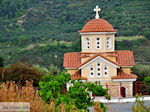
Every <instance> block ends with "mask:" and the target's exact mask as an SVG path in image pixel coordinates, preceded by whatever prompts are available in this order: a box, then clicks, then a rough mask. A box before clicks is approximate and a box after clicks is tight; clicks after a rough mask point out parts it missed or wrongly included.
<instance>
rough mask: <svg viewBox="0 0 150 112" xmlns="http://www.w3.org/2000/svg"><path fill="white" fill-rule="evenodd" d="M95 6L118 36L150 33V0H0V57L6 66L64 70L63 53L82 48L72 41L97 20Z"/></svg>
mask: <svg viewBox="0 0 150 112" xmlns="http://www.w3.org/2000/svg"><path fill="white" fill-rule="evenodd" d="M95 5H99V6H100V7H101V9H102V10H101V12H100V17H101V18H104V19H106V20H108V21H109V22H110V23H111V24H112V25H113V26H114V28H117V29H118V30H119V31H118V33H117V35H118V36H136V35H143V34H144V32H147V31H150V24H149V23H150V1H149V0H142V1H141V0H94V2H93V0H0V55H1V56H2V57H3V58H4V59H5V65H7V64H11V63H14V62H16V61H23V62H26V63H27V64H33V63H38V64H42V65H45V66H48V65H49V64H51V63H52V64H54V65H57V66H60V67H61V66H62V58H63V57H62V56H63V53H64V52H67V51H78V49H79V47H80V46H76V44H75V43H74V44H73V45H72V44H70V42H72V41H73V42H74V41H75V40H78V39H79V34H78V33H77V31H78V30H80V29H81V28H82V27H83V25H84V24H85V23H86V22H87V21H89V20H90V19H92V18H94V16H95V13H94V12H93V8H94V7H95ZM77 38H78V39H77ZM47 43H49V44H47ZM52 43H53V44H52ZM66 43H67V46H66ZM77 45H79V43H77ZM68 46H69V47H68ZM59 47H60V48H59ZM76 47H77V48H76ZM120 49H121V47H120ZM141 49H144V50H145V49H147V48H145V45H143V48H141ZM138 54H140V53H138ZM137 57H138V56H137ZM56 59H57V60H56ZM141 59H142V60H143V59H144V60H148V59H149V58H148V57H146V58H145V57H144V58H143V57H141V58H140V59H138V60H141Z"/></svg>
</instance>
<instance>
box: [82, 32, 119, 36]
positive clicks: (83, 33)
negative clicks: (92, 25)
mask: <svg viewBox="0 0 150 112" xmlns="http://www.w3.org/2000/svg"><path fill="white" fill-rule="evenodd" d="M115 33H116V32H80V34H81V35H85V34H115Z"/></svg>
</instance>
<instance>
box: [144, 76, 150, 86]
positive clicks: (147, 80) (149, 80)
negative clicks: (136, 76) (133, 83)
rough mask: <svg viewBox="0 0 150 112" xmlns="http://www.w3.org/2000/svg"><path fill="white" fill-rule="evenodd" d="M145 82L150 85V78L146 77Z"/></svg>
mask: <svg viewBox="0 0 150 112" xmlns="http://www.w3.org/2000/svg"><path fill="white" fill-rule="evenodd" d="M144 81H145V83H146V84H147V85H150V76H149V77H145V78H144Z"/></svg>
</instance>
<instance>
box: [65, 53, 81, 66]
mask: <svg viewBox="0 0 150 112" xmlns="http://www.w3.org/2000/svg"><path fill="white" fill-rule="evenodd" d="M80 63H81V59H80V52H69V53H65V54H64V63H63V66H64V67H65V68H68V67H69V68H71V67H73V68H74V67H78V66H79V65H80Z"/></svg>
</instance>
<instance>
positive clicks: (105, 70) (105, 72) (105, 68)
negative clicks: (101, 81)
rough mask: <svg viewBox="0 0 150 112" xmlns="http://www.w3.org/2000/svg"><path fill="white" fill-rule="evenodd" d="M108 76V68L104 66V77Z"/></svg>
mask: <svg viewBox="0 0 150 112" xmlns="http://www.w3.org/2000/svg"><path fill="white" fill-rule="evenodd" d="M107 75H108V66H107V65H104V76H107Z"/></svg>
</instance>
